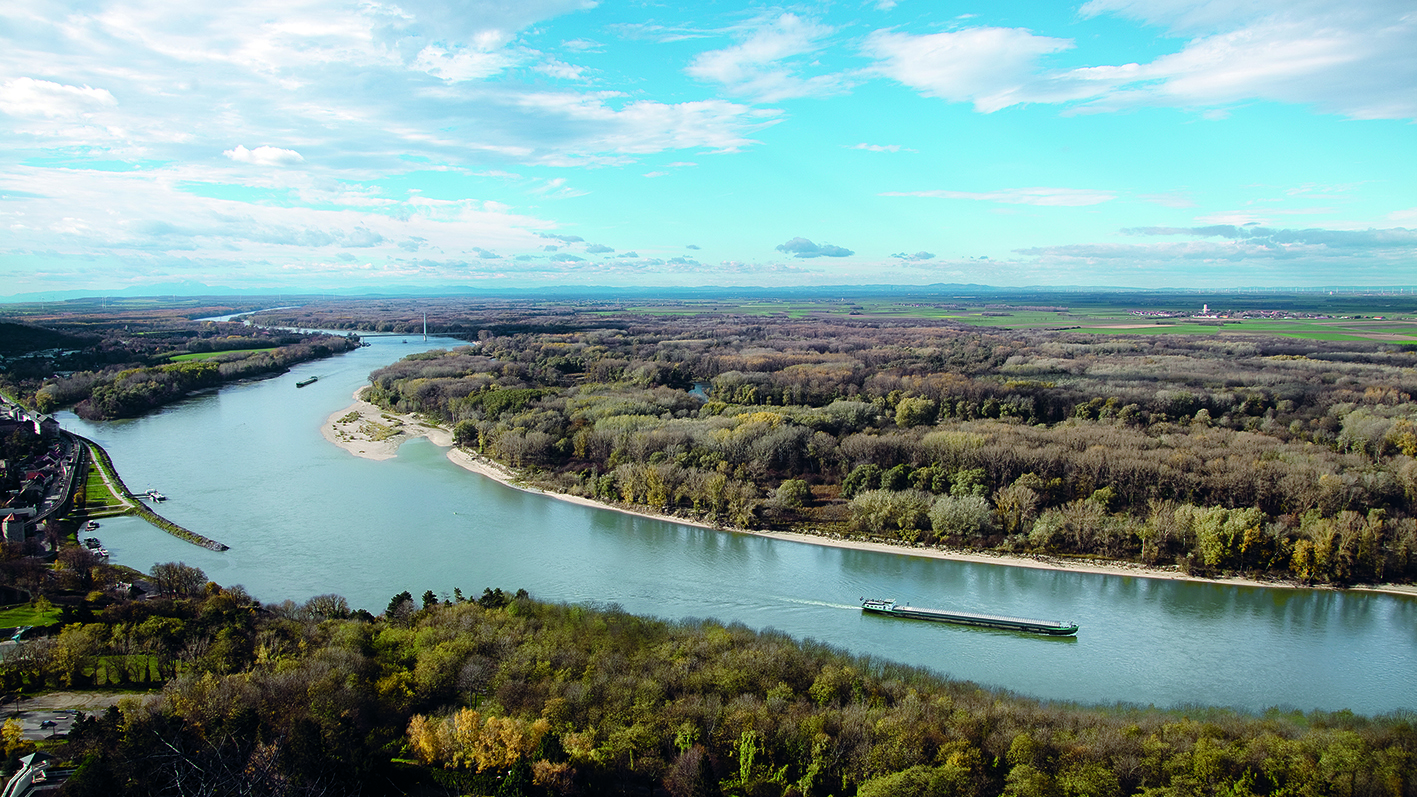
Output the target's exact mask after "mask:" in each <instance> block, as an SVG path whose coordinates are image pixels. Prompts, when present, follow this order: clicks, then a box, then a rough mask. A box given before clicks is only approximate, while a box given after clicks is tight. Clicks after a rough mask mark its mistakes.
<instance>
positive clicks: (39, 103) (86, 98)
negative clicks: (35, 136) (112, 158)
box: [0, 77, 118, 120]
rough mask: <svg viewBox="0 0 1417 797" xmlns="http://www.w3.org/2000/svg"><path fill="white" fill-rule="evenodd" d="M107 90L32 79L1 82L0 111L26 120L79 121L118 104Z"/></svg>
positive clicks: (21, 78) (23, 78)
mask: <svg viewBox="0 0 1417 797" xmlns="http://www.w3.org/2000/svg"><path fill="white" fill-rule="evenodd" d="M117 104H118V101H117V100H116V99H114V98H113V95H112V94H110V93H109V92H108V90H107V89H96V88H93V87H92V86H67V85H64V84H62V83H53V82H50V81H48V80H35V79H34V78H30V77H20V78H14V79H12V80H7V81H5V82H3V83H0V112H2V113H6V114H8V115H10V116H18V117H22V118H43V119H66V120H73V119H78V118H80V117H82V116H84V115H86V114H89V113H92V112H93V111H95V110H98V109H101V108H108V107H112V106H114V105H117Z"/></svg>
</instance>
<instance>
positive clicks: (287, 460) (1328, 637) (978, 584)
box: [61, 335, 1417, 714]
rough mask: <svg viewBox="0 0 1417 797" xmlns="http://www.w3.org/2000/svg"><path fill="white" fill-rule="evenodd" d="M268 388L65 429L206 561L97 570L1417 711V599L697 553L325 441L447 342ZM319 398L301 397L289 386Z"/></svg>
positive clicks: (1249, 697)
mask: <svg viewBox="0 0 1417 797" xmlns="http://www.w3.org/2000/svg"><path fill="white" fill-rule="evenodd" d="M369 340H370V342H371V343H372V344H373V345H372V346H370V347H368V348H363V349H359V350H358V351H355V352H350V353H348V354H344V355H340V356H337V357H335V358H332V359H329V360H323V361H320V362H314V363H306V364H304V365H301V366H299V367H297V368H295V369H294V370H292V371H291V372H290V373H288V374H285V375H282V376H280V377H278V378H275V379H269V380H265V381H261V382H253V383H249V384H242V385H236V386H232V387H228V388H225V389H223V390H221V391H220V392H216V393H209V394H205V395H200V396H195V397H192V398H190V399H188V400H185V401H183V402H181V403H179V404H175V405H172V406H170V407H167V408H166V409H164V410H162V411H160V412H157V413H154V414H152V415H149V416H147V417H145V418H140V419H137V420H128V421H115V422H109V423H87V422H84V421H82V420H80V419H78V418H77V417H75V416H73V415H72V414H67V413H66V414H64V415H62V416H61V419H62V421H63V423H64V425H65V426H66V427H67V428H69V429H71V430H73V431H76V432H78V433H80V434H83V435H85V436H88V437H91V438H93V439H95V440H97V441H98V442H100V443H101V444H103V445H104V446H105V447H106V448H107V449H108V451H109V452H110V453H111V454H112V455H113V460H114V462H115V464H116V465H117V467H118V469H119V471H120V472H121V473H122V475H123V478H124V480H125V481H126V482H127V483H128V486H129V487H131V488H133V489H134V490H146V489H149V488H155V489H158V490H161V491H162V492H163V493H165V494H166V495H167V496H169V498H170V499H171V500H169V501H168V502H167V503H165V504H162V505H161V507H160V511H161V512H162V514H164V515H165V516H167V517H169V518H171V519H172V520H174V521H176V522H177V523H180V524H182V525H184V526H187V527H188V528H191V529H193V530H195V531H198V532H200V533H202V534H205V535H207V536H209V537H212V538H214V539H217V540H220V541H222V542H224V543H226V544H228V545H230V546H231V550H229V551H226V552H223V553H215V552H211V551H207V550H204V549H202V548H198V547H196V546H193V545H190V544H188V543H185V542H182V541H181V540H179V539H177V538H175V537H172V536H170V535H168V534H165V533H163V532H162V531H160V530H158V529H156V528H154V527H152V526H150V525H148V524H147V523H145V522H143V521H141V520H137V519H134V518H115V519H112V520H108V521H104V523H103V528H102V529H101V530H100V531H99V532H98V536H99V537H100V538H101V539H102V540H103V543H104V545H105V546H107V547H108V549H109V550H110V551H112V553H113V560H114V561H116V562H118V563H121V564H125V565H130V566H132V567H135V568H138V569H140V570H147V569H149V568H151V567H152V565H153V564H155V563H158V562H168V561H178V560H181V561H185V562H187V563H188V564H192V565H196V566H198V567H201V568H202V569H203V570H205V571H206V573H207V575H208V576H209V577H210V578H211V579H213V580H215V581H217V582H219V583H222V584H242V585H244V586H245V587H246V588H247V589H248V590H249V591H250V592H251V593H252V594H253V595H255V596H256V597H258V598H260V599H262V600H264V601H268V602H271V601H281V600H284V599H287V598H290V599H294V600H296V601H302V600H304V599H306V598H309V597H310V596H312V595H318V594H322V593H329V592H336V593H339V594H341V595H344V596H345V597H347V598H348V599H349V600H350V603H351V604H352V605H354V606H356V607H364V608H367V609H369V610H370V611H373V612H375V613H376V614H377V613H378V612H380V611H382V610H383V609H384V607H385V606H386V605H387V603H388V600H389V598H390V596H392V595H394V594H395V593H398V592H400V591H402V590H408V591H410V592H412V593H413V594H414V595H415V596H417V595H420V594H422V593H423V591H424V590H429V589H431V590H433V591H434V592H435V593H439V594H450V593H451V592H452V590H453V588H454V587H460V588H461V589H462V591H463V593H464V594H468V595H476V594H480V593H481V592H482V589H483V588H484V587H487V586H500V587H502V588H503V589H509V590H514V589H517V588H525V589H526V590H528V591H529V592H531V593H532V595H534V596H535V597H537V598H541V599H545V600H552V601H571V602H591V603H598V604H610V603H615V604H619V605H620V606H622V607H624V608H625V609H626V610H628V611H631V612H635V613H640V614H649V615H655V616H659V617H664V618H685V617H713V618H717V619H720V620H723V621H726V622H735V621H736V622H741V623H744V624H746V625H748V626H750V627H753V628H775V629H778V630H780V631H784V632H787V633H789V634H791V635H793V636H795V637H798V638H812V639H815V640H817V641H820V642H825V643H828V644H831V645H834V646H838V647H841V648H844V649H846V650H849V651H852V652H854V653H860V654H869V655H871V656H877V657H881V658H885V659H891V660H895V661H900V662H906V663H909V664H915V665H922V666H925V667H929V668H931V669H933V670H935V671H938V672H940V673H944V674H947V675H949V676H952V677H955V678H962V679H968V680H972V681H976V682H978V683H981V684H985V685H988V686H998V687H1005V688H1008V689H1011V690H1014V691H1017V692H1021V693H1023V694H1028V695H1033V696H1037V697H1042V698H1050V699H1061V700H1074V701H1081V702H1086V703H1114V702H1117V701H1124V702H1129V703H1140V704H1155V705H1158V706H1174V705H1179V704H1206V705H1225V706H1236V707H1240V708H1244V709H1250V710H1258V709H1263V708H1267V707H1270V706H1281V707H1288V708H1299V709H1304V710H1308V709H1313V708H1322V709H1329V710H1333V709H1343V708H1348V709H1352V710H1354V711H1357V712H1359V713H1364V714H1375V713H1385V712H1390V711H1393V710H1396V709H1399V708H1407V709H1414V708H1417V600H1414V599H1411V598H1405V597H1397V596H1391V595H1383V594H1373V593H1359V592H1354V593H1345V592H1335V591H1326V590H1291V589H1266V588H1256V587H1238V586H1226V585H1213V584H1202V583H1184V582H1174V581H1163V580H1155V579H1146V578H1135V577H1124V576H1107V575H1092V574H1083V573H1064V572H1054V571H1046V570H1033V569H1028V568H1021V567H1005V566H1000V565H983V564H965V563H956V562H943V561H938V560H931V559H924V558H919V557H914V556H908V555H893V554H882V553H868V552H860V551H851V550H844V549H839V548H829V547H824V546H817V545H808V544H802V543H796V542H786V541H781V540H769V539H765V538H761V537H754V536H750V535H742V534H732V533H725V532H719V531H711V530H706V529H701V528H694V527H690V526H682V525H678V524H675V523H668V522H661V521H656V520H647V519H643V518H637V517H633V516H630V515H626V514H623V513H619V512H612V511H607V510H599V509H592V508H587V507H582V506H577V505H574V504H570V503H567V502H565V501H557V500H554V499H551V498H546V497H543V496H539V495H532V494H528V493H525V492H521V491H518V490H513V489H510V488H507V487H503V486H502V485H499V484H497V483H496V482H493V481H491V480H489V479H485V478H483V477H481V476H478V475H475V474H473V473H470V472H468V471H466V470H463V469H461V468H459V467H457V466H456V465H454V464H453V463H452V462H450V461H448V459H447V458H446V457H445V456H444V451H443V449H439V448H437V447H436V446H434V445H432V444H431V443H429V442H427V441H426V440H416V441H412V442H409V443H407V444H405V445H404V446H403V448H402V449H400V451H399V455H398V457H397V458H395V459H390V460H385V461H382V462H375V461H369V460H364V459H359V458H356V457H353V456H351V455H349V454H348V453H346V452H344V451H342V450H340V449H339V448H336V447H335V446H333V445H330V444H329V443H327V442H326V441H325V440H324V438H322V437H321V435H320V431H319V430H320V425H321V423H322V422H323V421H324V420H325V418H326V417H328V416H329V415H330V413H332V412H334V411H335V410H337V409H340V408H342V407H344V406H346V405H348V404H349V403H350V397H351V394H352V393H353V392H354V391H355V389H356V388H358V387H359V386H361V385H363V384H365V383H366V379H367V377H368V374H369V372H370V371H372V370H374V369H376V368H379V367H381V366H383V365H385V364H387V363H389V362H392V361H394V360H396V359H398V358H399V357H402V356H404V355H407V354H411V353H413V352H416V351H420V350H423V349H427V348H436V347H451V346H456V345H460V344H461V342H460V341H456V340H450V339H433V340H430V341H429V342H427V343H424V342H423V341H422V339H421V337H419V336H416V335H415V336H409V337H408V338H407V339H406V342H404V341H405V339H403V338H398V337H394V338H387V337H383V338H370V339H369ZM310 376H319V378H320V379H319V381H318V382H316V383H315V384H313V385H310V386H309V387H305V388H301V389H297V388H296V387H295V383H296V381H298V380H301V379H305V378H307V377H310ZM862 596H877V597H893V598H896V599H898V600H901V601H903V602H909V603H912V604H915V605H921V606H936V607H955V608H959V609H963V610H972V611H979V612H987V613H993V614H1008V615H1019V616H1025V617H1040V618H1044V619H1057V620H1072V621H1075V622H1077V623H1078V624H1079V625H1080V626H1081V629H1082V630H1081V631H1080V632H1079V633H1078V635H1077V638H1076V639H1057V638H1048V637H1038V636H1032V635H1026V634H1019V633H1013V632H1007V631H994V630H989V629H977V628H966V627H960V626H950V625H942V624H937V623H924V622H916V621H905V620H893V619H890V618H882V617H875V616H864V615H863V614H862V613H861V610H860V609H859V608H858V604H857V600H858V599H859V598H860V597H862Z"/></svg>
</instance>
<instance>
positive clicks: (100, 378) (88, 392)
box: [34, 335, 359, 420]
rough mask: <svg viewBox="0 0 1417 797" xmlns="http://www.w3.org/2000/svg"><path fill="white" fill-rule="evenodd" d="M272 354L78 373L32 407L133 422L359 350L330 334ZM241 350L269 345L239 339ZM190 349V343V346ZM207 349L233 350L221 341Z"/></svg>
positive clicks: (52, 385)
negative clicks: (188, 399)
mask: <svg viewBox="0 0 1417 797" xmlns="http://www.w3.org/2000/svg"><path fill="white" fill-rule="evenodd" d="M297 340H298V341H299V342H295V343H287V344H286V345H282V346H280V347H279V348H277V349H275V350H273V351H255V352H246V351H232V350H230V349H226V348H222V349H211V350H215V351H228V352H229V353H227V354H219V355H216V356H214V357H211V358H207V359H201V360H190V361H185V362H175V363H169V364H166V365H155V366H143V367H137V368H121V369H119V368H114V369H108V370H104V371H97V372H94V371H80V372H78V373H75V374H71V375H69V376H67V377H64V378H61V379H56V380H53V381H51V382H49V383H48V384H46V385H44V386H43V387H41V388H40V389H39V390H37V391H36V392H35V394H34V400H35V405H36V407H38V408H39V410H40V411H41V412H51V411H53V410H54V409H56V408H58V407H62V406H65V405H69V404H73V405H74V412H75V413H76V414H77V415H78V416H79V417H81V418H86V419H89V420H111V419H114V418H132V417H135V416H138V415H142V414H143V413H145V412H148V411H149V410H152V409H155V408H157V407H160V406H162V405H164V404H168V403H171V402H173V401H176V400H178V399H180V398H182V397H184V396H187V395H188V394H190V393H192V392H193V391H196V390H201V389H202V388H208V387H216V386H218V385H220V384H222V383H224V382H229V381H234V380H238V379H249V378H252V377H257V376H263V375H266V374H271V373H280V372H283V371H285V370H286V369H288V368H289V367H290V366H292V365H296V364H299V363H302V362H307V361H309V360H315V359H319V358H322V357H329V356H330V355H332V354H338V353H340V352H345V351H350V350H353V349H355V348H358V346H359V342H358V340H357V339H351V338H344V337H339V336H334V335H314V336H301V337H299V338H297ZM240 341H241V345H245V346H250V345H251V344H252V343H253V342H255V343H258V344H259V343H265V344H269V343H271V342H274V341H270V340H260V339H254V340H253V339H250V338H244V339H240ZM189 345H190V344H189ZM208 345H215V346H223V345H225V346H233V347H234V346H236V345H238V344H237V342H235V341H231V340H223V341H220V342H216V343H211V344H208Z"/></svg>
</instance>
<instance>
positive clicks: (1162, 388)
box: [369, 309, 1417, 583]
mask: <svg viewBox="0 0 1417 797" xmlns="http://www.w3.org/2000/svg"><path fill="white" fill-rule="evenodd" d="M506 316H507V311H506V310H505V309H499V310H498V311H497V313H496V315H495V317H494V318H489V319H487V321H489V327H488V328H484V329H483V330H482V331H481V332H480V333H479V336H478V337H479V341H478V343H477V344H475V345H473V346H470V347H464V348H459V349H456V350H454V351H437V352H429V353H425V354H421V355H415V356H413V357H410V358H406V359H405V360H403V361H400V362H399V363H395V364H393V365H391V366H389V367H387V368H384V369H380V370H379V371H376V372H375V373H374V374H372V375H371V377H370V380H371V388H370V391H369V396H370V398H371V400H373V401H375V402H377V403H380V404H382V405H384V406H386V407H389V408H392V409H397V410H399V411H404V412H421V413H425V414H427V415H429V416H431V417H434V418H436V419H439V420H441V421H443V422H445V423H448V424H450V425H452V426H453V428H454V431H455V437H456V439H457V441H458V442H459V444H461V445H465V446H468V447H470V448H473V449H476V450H478V451H480V452H482V453H484V454H486V455H488V456H491V457H493V458H495V459H498V460H500V461H502V462H504V463H506V464H509V465H512V466H516V467H521V468H525V469H528V470H529V472H531V474H532V478H534V479H535V480H537V481H538V482H539V483H541V484H542V485H543V486H546V487H549V488H552V489H557V490H561V491H565V492H571V493H575V494H580V495H587V496H593V497H597V498H601V499H605V500H615V501H622V502H625V503H630V504H638V505H644V506H648V507H651V508H654V509H656V510H661V511H670V512H679V513H683V514H686V515H693V516H696V517H700V518H706V519H712V520H717V521H721V522H727V523H733V524H736V525H741V526H769V527H773V526H792V527H796V528H805V529H809V530H816V531H820V532H824V533H838V534H855V535H864V536H873V537H882V538H891V539H897V540H900V541H903V542H906V543H911V544H917V545H951V546H968V547H973V548H993V549H998V550H1006V551H1015V552H1047V553H1052V554H1064V555H1101V556H1107V557H1114V558H1126V559H1135V560H1140V561H1145V562H1146V563H1148V564H1153V565H1163V566H1172V565H1174V566H1178V567H1182V568H1185V569H1188V570H1189V571H1191V572H1197V573H1205V572H1221V571H1245V572H1251V573H1255V574H1260V575H1263V574H1271V575H1276V576H1283V577H1297V578H1300V579H1303V580H1306V581H1318V582H1332V583H1353V582H1360V581H1381V580H1393V581H1406V580H1411V579H1412V578H1414V577H1417V521H1414V519H1413V517H1412V511H1411V506H1412V501H1413V499H1414V498H1417V459H1414V456H1417V403H1414V402H1412V400H1411V396H1412V394H1413V392H1414V391H1417V370H1414V369H1417V352H1414V351H1413V350H1412V348H1411V347H1399V346H1386V345H1381V344H1365V343H1334V342H1319V341H1303V340H1294V339H1246V340H1243V341H1239V340H1235V339H1230V338H1219V337H1217V338H1202V337H1192V336H1174V337H1128V338H1125V339H1120V338H1109V337H1106V336H1100V335H1082V334H1076V333H1057V332H1051V333H1050V332H1016V333H1015V332H1000V331H979V330H974V329H963V328H959V327H957V326H954V325H951V324H949V323H946V322H939V323H931V322H924V321H918V320H902V321H869V322H868V321H863V320H857V319H850V318H846V319H843V318H840V317H836V318H821V319H812V320H809V321H796V320H791V319H772V318H761V317H753V318H734V317H723V316H698V317H687V318H686V317H674V318H672V319H660V318H656V317H653V316H649V317H646V316H643V315H639V314H636V315H634V316H628V315H625V316H616V317H613V318H612V319H611V320H612V321H613V322H614V323H618V324H623V328H586V329H576V330H575V331H569V332H557V331H535V332H520V333H517V334H512V335H498V334H494V333H493V332H491V331H490V329H491V328H493V327H494V326H495V327H496V328H505V327H508V326H513V324H512V322H511V320H509V319H508V318H507V317H506ZM537 318H541V317H540V316H538V317H537ZM476 319H477V316H476V314H475V313H474V314H472V318H471V319H469V320H467V321H465V322H464V323H466V324H472V323H473V321H475V320H476ZM595 320H596V319H595V318H593V317H590V315H589V314H588V313H587V314H583V315H577V314H574V313H571V314H569V316H568V317H567V318H564V319H562V321H561V323H562V325H563V326H568V327H574V326H575V324H576V323H581V324H586V325H589V324H592V323H594V321H595ZM542 321H543V323H544V319H542ZM1240 510H1254V512H1251V513H1245V512H1240V514H1234V513H1235V512H1238V511H1240ZM1196 513H1199V514H1196ZM1217 513H1223V515H1224V518H1225V520H1223V521H1213V518H1216V517H1220V516H1221V515H1220V514H1217ZM1232 515H1233V517H1234V518H1241V519H1232ZM1193 516H1195V517H1202V516H1203V517H1204V518H1205V519H1204V520H1202V521H1196V522H1190V521H1186V522H1181V521H1176V520H1175V518H1177V517H1180V518H1191V517H1193ZM1216 522H1219V528H1222V529H1224V531H1222V532H1214V533H1212V531H1211V529H1212V527H1214V526H1215V525H1216ZM1242 522H1244V523H1249V525H1247V526H1245V527H1244V528H1239V526H1238V524H1240V523H1242ZM1217 535H1219V536H1217Z"/></svg>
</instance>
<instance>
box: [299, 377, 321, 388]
mask: <svg viewBox="0 0 1417 797" xmlns="http://www.w3.org/2000/svg"><path fill="white" fill-rule="evenodd" d="M318 381H320V377H318V376H312V377H310V378H309V379H302V380H301V381H299V382H296V383H295V386H296V387H305V386H306V385H313V384H315V383H316V382H318Z"/></svg>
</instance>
